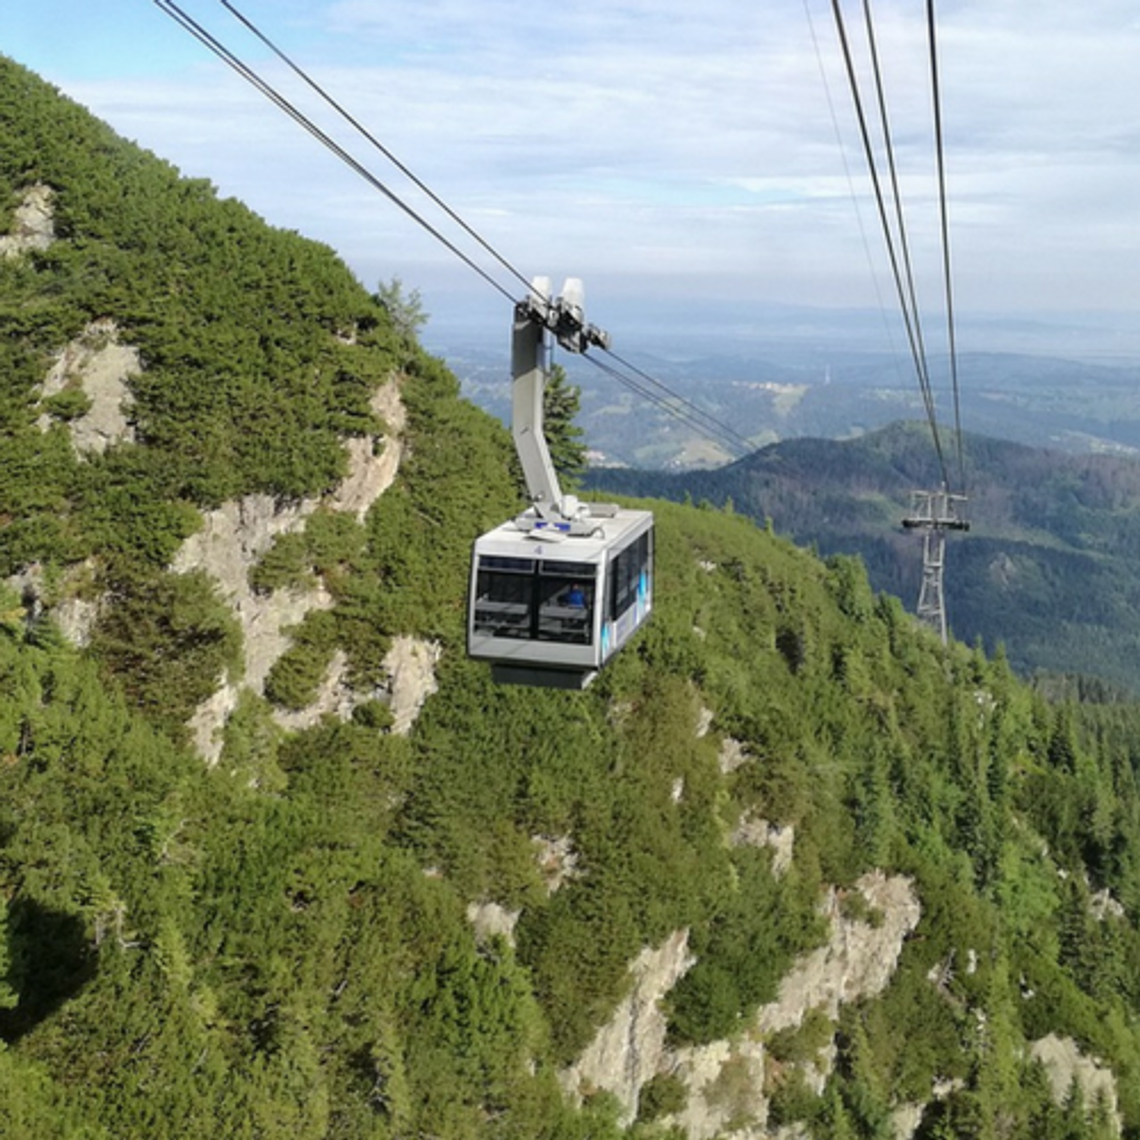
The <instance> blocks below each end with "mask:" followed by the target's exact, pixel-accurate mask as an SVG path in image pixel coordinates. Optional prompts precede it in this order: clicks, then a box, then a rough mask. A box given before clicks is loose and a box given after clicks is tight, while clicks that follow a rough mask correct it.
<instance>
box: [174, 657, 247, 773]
mask: <svg viewBox="0 0 1140 1140" xmlns="http://www.w3.org/2000/svg"><path fill="white" fill-rule="evenodd" d="M240 696H241V687H240V686H238V685H234V684H232V683H231V682H230V681H229V680H228V679H227V680H226V681H224V682H223V684H222V686H221V688H219V689H217V690H216V691H215V692H214V693H213V694H212V695H211V696H209V697H207V698H206V699H205V700H204V701H203V702H202V703H201V704H200V705H199V706H198V707H197V708H196V709H195V710H194V715H193V716H192V717H191V718H190V719H189V721H187V723H186V727H187V728H188V729H189V730H190V739H191V740H192V741H193V744H194V751H195V752H197V753H198V755H199V756H201V757H202V759H203V760H205V761H206V763H207V764H208V765H209V766H210V767H211V768H212V767H213V766H214V765H215V764H217V762H218V761H219V760H220V759H221V755H222V729H224V728H225V726H226V721H228V720H229V719H230V717H231V716H232V715H233V712H234V710H235V709H236V708H237V706H238V700H239V698H240Z"/></svg>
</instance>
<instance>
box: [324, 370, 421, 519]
mask: <svg viewBox="0 0 1140 1140" xmlns="http://www.w3.org/2000/svg"><path fill="white" fill-rule="evenodd" d="M371 406H372V410H373V411H374V412H375V413H376V414H377V415H378V416H380V418H381V419H383V421H384V423H385V424H387V426H388V431H387V433H386V434H385V435H383V436H378V437H367V438H364V439H351V440H349V441H348V442H347V443H346V444H345V447H346V448H347V449H348V475H347V476H346V478H345V479H344V481H343V482H342V483H341V485H340V486H339V487H338V488H337V490H336V491H335V493H334V494H333V496H332V498H331V500H330V506H331V507H332V508H333V510H335V511H343V512H345V513H346V514H354V515H356V517H357V519H359V520H360V521H361V522H363V521H364V517H365V515H367V514H368V511H369V508H371V506H372V504H373V503H375V502H376V500H377V499H378V498H379V497H380V496H381V495H382V494H383V493H384V492H385V491H386V490H387V489H388V488H389V487H390V486H391V485H392V483H393V482H394V481H395V478H396V474H397V472H398V471H399V469H400V460H401V458H402V456H403V443H402V433H403V431H404V428H405V427H406V426H407V419H408V417H407V412H406V411H405V409H404V403H403V401H402V400H401V399H400V387H399V385H398V384H397V382H396V379H395V377H393V378H392V379H391V380H389V381H388V382H387V383H386V384H384V385H383V386H382V387H381V388H380V389H379V390H378V391H377V392H376V395H375V396H373V397H372V405H371Z"/></svg>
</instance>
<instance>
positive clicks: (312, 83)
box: [219, 0, 549, 300]
mask: <svg viewBox="0 0 1140 1140" xmlns="http://www.w3.org/2000/svg"><path fill="white" fill-rule="evenodd" d="M219 2H220V3H221V4H222V6H223V7H224V8H225V9H226V10H227V11H228V12H230V14H231V15H232V16H233V17H234V19H236V20H238V21H239V22H240V23H241V24H243V25H244V26H245V27H246V28H247V29H248V30H249V31H250V32H252V33H253V35H255V36H256V37H257V38H258V39H259V40H260V41H261V42H262V43H263V44H265V46H266V47H267V48H269V50H270V51H271V52H273V54H274V55H276V56H277V58H278V59H280V60H281V61H282V62H283V63H284V64H285V65H286V66H287V67H288V68H289V69H290V70H291V71H292V72H293V73H294V74H295V75H296V76H297V77H298V78H300V79H301V80H302V81H303V82H304V83H306V84H307V85H308V86H309V87H310V88H311V89H312V90H313V91H315V92H316V94H317V95H319V96H320V98H321V99H323V100H324V102H325V103H327V104H328V105H329V106H330V107H331V108H332V109H333V110H334V111H336V113H337V114H338V115H340V117H341V118H342V119H344V120H345V122H347V123H348V124H349V125H350V126H351V127H352V128H353V129H354V130H355V131H356V132H357V133H358V134H360V135H361V136H362V137H363V138H364V139H366V140H367V141H368V142H369V143H370V144H371V145H372V146H373V147H374V148H375V149H376V150H378V151H379V152H380V153H381V154H382V155H383V156H384V157H385V158H386V159H387V160H388V161H389V162H390V163H392V165H393V166H395V168H396V169H397V170H398V171H399V172H400V173H401V174H403V175H404V176H405V177H406V178H407V179H408V180H409V181H410V182H412V183H413V184H414V185H415V186H416V187H417V188H418V189H419V190H421V191H422V192H423V193H424V194H426V195H427V197H428V198H430V199H431V201H432V202H434V203H435V204H436V205H437V206H438V207H439V208H440V209H441V210H442V211H443V212H444V213H445V214H446V215H447V216H448V217H449V218H450V219H451V220H452V221H453V222H455V224H456V225H457V226H459V227H460V228H461V229H462V230H463V231H464V232H465V233H466V234H467V235H468V236H469V237H471V238H473V239H474V240H475V241H476V242H477V243H478V244H479V245H480V246H481V247H482V248H483V249H484V250H485V251H486V252H487V253H489V254H490V255H491V256H492V257H493V258H494V259H495V260H496V261H497V262H498V263H499V264H500V265H501V266H502V267H503V268H504V269H505V270H506V271H507V272H508V273H510V274H511V275H512V276H513V277H515V278H517V279H518V280H519V281H520V282H521V283H522V285H523V287H524V288H525V289H527V290H528V291H529V290H530V288H531V284H530V281H529V280H528V278H526V277H524V276H523V274H522V273H520V272H519V271H518V270H517V269H516V268H515V267H514V266H513V265H512V264H511V263H510V262H509V261H508V260H507V259H506V258H505V257H503V256H502V254H500V253H499V252H498V250H496V249H495V248H494V246H492V245H491V244H490V243H489V242H488V241H487V240H486V239H485V238H483V237H482V235H480V234H479V233H478V232H477V231H476V230H475V229H474V228H473V227H472V226H471V225H469V224H468V223H467V222H466V221H464V219H463V218H462V217H460V215H459V214H458V213H457V212H456V211H455V210H453V209H452V208H451V207H450V206H449V205H448V204H447V203H446V202H445V201H444V200H443V199H442V198H441V197H440V196H439V195H438V194H436V193H435V191H433V190H432V189H431V188H430V187H429V186H428V185H427V184H426V183H425V182H424V181H423V180H422V179H420V178H419V177H418V176H417V175H416V174H415V173H414V172H413V171H412V170H410V169H409V168H408V167H407V166H406V165H405V164H404V163H403V162H401V161H400V160H399V159H398V158H397V157H396V155H394V154H393V153H392V151H391V150H389V149H388V148H387V147H386V146H385V145H384V144H383V143H382V142H380V140H379V139H378V138H376V136H375V135H373V134H372V132H371V131H369V130H368V128H367V127H365V126H364V125H363V124H362V123H361V122H360V121H359V120H358V119H357V118H355V117H354V116H353V115H352V114H351V113H350V112H349V111H347V110H346V109H345V108H344V107H343V106H342V105H341V104H340V103H338V102H337V101H336V100H335V99H334V98H333V97H332V96H331V95H330V94H329V93H328V92H327V91H326V90H325V89H324V88H323V87H322V86H321V85H320V84H319V83H317V82H316V80H314V79H313V78H312V77H310V76H309V75H308V74H307V73H306V72H305V71H304V70H303V69H302V68H301V67H300V66H299V65H298V64H296V63H295V62H294V61H293V60H292V59H290V57H289V56H288V55H286V54H285V52H284V51H283V50H282V49H281V48H280V47H278V46H277V44H275V43H274V42H273V41H272V40H271V39H270V38H269V37H268V36H267V35H266V34H265V33H264V32H262V31H261V29H260V28H258V27H257V25H256V24H254V23H253V21H252V20H250V19H249V17H247V16H245V15H243V14H242V13H241V12H240V11H239V10H238V9H237V8H236V7H235V6H234V5H233V4H231V3H230V0H219ZM547 299H548V300H549V298H547Z"/></svg>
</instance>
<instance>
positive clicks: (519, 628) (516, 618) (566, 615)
mask: <svg viewBox="0 0 1140 1140" xmlns="http://www.w3.org/2000/svg"><path fill="white" fill-rule="evenodd" d="M595 596H596V571H595V568H594V566H593V565H592V564H590V563H588V562H561V561H559V562H551V563H549V564H548V563H545V562H543V561H540V560H531V559H527V558H502V557H497V556H491V555H484V556H483V557H482V558H480V560H479V567H478V571H477V573H476V579H475V607H474V614H473V617H472V628H473V629H474V632H475V633H477V634H481V635H483V636H490V637H506V638H518V639H522V640H529V641H561V642H566V643H569V644H573V645H589V644H590V643H591V641H592V637H593V615H594V606H595V601H596V597H595Z"/></svg>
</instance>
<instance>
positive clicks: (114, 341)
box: [39, 321, 142, 455]
mask: <svg viewBox="0 0 1140 1140" xmlns="http://www.w3.org/2000/svg"><path fill="white" fill-rule="evenodd" d="M118 335H119V330H118V326H117V325H116V324H115V322H114V321H93V322H92V323H91V324H89V325H88V326H87V327H86V328H85V329H84V330H83V332H81V333H80V334H79V336H77V337H76V338H75V339H74V340H73V341H71V343H70V344H68V345H67V346H66V347H65V348H64V349H62V350H61V351H60V353H59V355H58V356H57V357H56V359H55V363H54V364H53V365H52V367H51V370H50V371H49V372H48V374H47V376H46V377H45V378H44V383H43V392H42V396H43V398H45V399H46V398H47V397H49V396H55V395H58V394H59V393H60V392H63V391H66V390H67V389H68V388H76V387H78V388H81V389H82V390H83V392H84V393H85V394H86V395H87V397H88V399H89V400H90V401H91V406H90V408H89V409H88V410H87V411H86V412H85V413H84V414H83V415H82V416H79V417H78V418H77V419H74V420H72V421H71V424H70V425H69V427H70V430H71V442H72V445H73V446H74V447H75V450H76V451H77V452H79V453H80V454H81V455H84V454H88V453H90V452H94V453H96V454H102V453H103V452H104V451H106V450H107V448H108V447H111V446H112V445H113V444H116V443H120V442H127V443H130V442H133V441H134V428H133V427H132V426H131V423H130V420H129V419H128V415H127V413H128V411H129V409H130V406H131V403H132V396H131V392H130V389H129V388H128V387H127V381H128V380H129V379H130V377H131V376H137V375H138V374H139V373H140V372H142V364H141V363H140V361H139V353H138V349H137V348H134V347H133V346H131V345H125V344H120V343H119V340H118ZM51 422H52V421H51V417H50V416H47V415H44V416H41V418H40V421H39V424H40V429H41V430H42V431H47V429H48V428H49V427H50V426H51Z"/></svg>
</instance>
